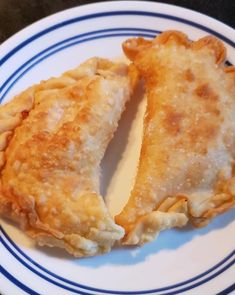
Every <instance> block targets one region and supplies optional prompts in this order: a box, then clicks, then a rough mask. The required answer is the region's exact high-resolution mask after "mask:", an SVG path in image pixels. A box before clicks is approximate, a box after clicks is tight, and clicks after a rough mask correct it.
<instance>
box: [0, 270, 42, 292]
mask: <svg viewBox="0 0 235 295" xmlns="http://www.w3.org/2000/svg"><path fill="white" fill-rule="evenodd" d="M0 273H1V274H3V275H4V277H6V278H7V279H8V280H9V281H11V282H12V283H14V284H15V285H16V286H18V287H19V288H20V289H21V290H23V291H25V292H26V293H28V294H30V295H40V294H39V293H37V292H35V291H33V290H32V289H30V288H29V287H27V286H25V285H24V284H22V283H21V282H20V281H18V280H17V279H16V278H15V277H13V276H12V275H11V274H10V273H9V272H8V271H7V270H5V268H3V267H2V266H1V265H0Z"/></svg>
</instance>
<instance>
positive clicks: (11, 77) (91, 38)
mask: <svg viewBox="0 0 235 295" xmlns="http://www.w3.org/2000/svg"><path fill="white" fill-rule="evenodd" d="M107 31H108V30H107ZM90 33H94V32H90ZM139 36H142V37H146V38H154V37H155V35H150V34H144V33H141V32H140V33H116V34H105V35H98V36H94V37H89V38H85V39H82V40H79V41H74V42H72V43H69V44H67V45H64V46H62V47H59V48H57V49H55V50H53V51H51V52H50V53H48V54H46V55H43V54H45V53H47V52H48V51H50V50H51V49H54V48H56V47H57V46H56V45H57V44H55V45H53V46H50V47H48V48H47V49H45V50H43V51H42V52H40V53H38V54H37V55H35V56H34V57H32V58H31V59H29V60H28V61H27V62H25V63H24V64H23V65H22V66H20V67H19V68H18V69H17V70H16V71H15V72H14V73H13V74H12V75H11V76H10V77H9V78H8V79H7V80H6V82H4V83H3V85H2V87H1V88H0V92H1V90H3V89H4V87H6V86H7V84H9V82H11V80H13V78H14V77H15V75H17V74H18V73H19V72H20V71H21V70H22V69H23V68H24V67H26V66H27V65H28V64H30V63H31V62H32V61H34V60H35V59H37V58H38V57H40V56H41V55H43V57H41V58H40V59H39V60H37V61H36V62H35V63H33V64H32V65H30V66H29V67H28V68H27V69H26V70H25V71H23V72H22V73H21V74H20V75H19V76H18V77H17V78H16V79H15V80H14V81H13V82H12V83H11V84H10V85H9V87H8V88H7V89H6V90H5V92H4V93H3V94H2V96H1V97H0V103H1V102H2V100H3V99H4V97H5V96H6V95H7V93H8V92H9V91H10V89H11V88H12V87H13V85H14V84H15V83H16V82H17V81H18V80H19V79H20V78H22V77H23V76H24V75H25V74H26V73H27V72H28V71H29V70H30V69H32V68H33V67H34V66H35V65H37V64H39V63H40V62H41V61H43V60H45V59H46V58H48V57H50V56H51V55H53V54H55V53H57V52H59V51H62V50H64V49H66V48H69V47H71V46H74V45H77V44H81V43H85V42H88V41H93V40H97V39H102V38H112V37H139ZM78 37H80V36H79V35H78ZM69 41H70V40H69ZM67 42H68V41H67V39H66V40H64V41H61V42H59V43H60V44H59V45H63V44H64V43H67Z"/></svg>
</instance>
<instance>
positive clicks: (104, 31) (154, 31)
mask: <svg viewBox="0 0 235 295" xmlns="http://www.w3.org/2000/svg"><path fill="white" fill-rule="evenodd" d="M122 31H124V32H129V31H131V32H134V33H135V32H136V34H134V35H133V36H142V37H147V38H148V37H149V38H153V37H155V36H156V35H157V34H159V33H161V31H156V30H150V29H141V28H129V27H126V28H113V29H104V30H96V31H91V32H87V33H83V34H79V35H75V36H73V37H70V38H67V39H64V40H62V41H60V42H57V43H55V44H53V45H51V46H49V47H47V48H46V49H44V50H42V51H41V52H39V53H38V54H37V55H35V56H33V57H32V58H30V59H29V60H28V61H27V62H25V63H24V64H22V65H21V66H20V67H19V68H18V69H17V70H16V71H15V72H14V73H13V74H12V75H11V76H10V77H9V78H7V79H6V81H5V82H4V83H3V84H2V86H1V87H0V93H1V92H2V91H3V89H4V88H5V86H6V85H7V84H8V83H9V82H10V80H11V79H12V78H13V77H14V76H15V75H16V74H18V72H19V71H21V70H22V68H24V67H25V66H26V65H28V64H29V63H30V62H32V61H33V60H34V59H35V58H37V57H39V56H41V55H43V54H45V53H46V52H48V51H50V50H52V49H54V48H56V47H59V46H60V45H63V44H65V43H67V42H70V41H74V40H77V39H79V38H83V37H88V36H90V35H96V34H103V33H110V32H122ZM143 33H150V34H151V33H152V35H148V34H143ZM153 34H154V35H153Z"/></svg>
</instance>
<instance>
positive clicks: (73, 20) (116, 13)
mask: <svg viewBox="0 0 235 295" xmlns="http://www.w3.org/2000/svg"><path fill="white" fill-rule="evenodd" d="M120 15H140V16H148V17H155V18H164V19H170V20H173V21H177V22H181V23H184V24H187V25H190V26H192V27H196V28H198V29H201V30H203V31H205V32H207V33H210V34H213V35H215V36H217V37H218V38H220V39H221V40H223V41H225V42H227V43H228V44H230V45H231V46H233V47H235V42H234V41H232V40H230V39H228V38H227V37H225V36H223V35H222V34H220V33H218V32H216V31H214V30H212V29H210V28H208V27H206V26H203V25H201V24H198V23H196V22H193V21H190V20H188V19H184V18H181V17H177V16H173V15H169V14H163V13H156V12H149V11H135V10H119V11H107V12H99V13H92V14H87V15H84V16H80V17H75V18H71V19H69V20H66V21H63V22H60V23H58V24H56V25H53V26H50V27H49V28H47V29H45V30H42V31H40V32H38V33H37V34H35V35H33V36H32V37H30V38H28V39H26V40H25V41H23V42H22V43H20V44H19V45H17V46H16V47H15V48H14V49H12V50H11V51H10V52H9V53H7V54H6V55H5V56H4V57H3V58H2V59H1V60H0V66H1V65H3V64H4V63H5V62H6V61H7V60H8V59H9V58H10V57H11V56H13V55H14V54H15V53H16V52H17V51H19V50H20V49H21V48H23V47H25V46H26V45H28V44H29V43H31V42H33V41H34V40H36V39H38V38H39V37H41V36H43V35H45V34H48V33H49V32H51V31H54V30H57V29H59V28H61V27H64V26H67V25H70V24H73V23H76V22H81V21H84V20H88V19H94V18H100V17H101V18H102V17H109V16H120Z"/></svg>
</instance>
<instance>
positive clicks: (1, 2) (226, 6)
mask: <svg viewBox="0 0 235 295" xmlns="http://www.w3.org/2000/svg"><path fill="white" fill-rule="evenodd" d="M92 2H97V1H79V0H0V43H2V42H3V41H4V40H6V39H7V38H8V37H10V36H12V35H13V34H14V33H16V32H18V31H19V30H21V29H22V28H24V27H26V26H27V25H29V24H31V23H33V22H35V21H37V20H39V19H41V18H43V17H45V16H48V15H50V14H53V13H55V12H58V11H61V10H64V9H66V8H70V7H74V6H78V5H81V4H87V3H92ZM155 2H157V1H155ZM159 2H164V3H169V4H175V5H178V6H183V7H186V8H190V9H193V10H196V11H199V12H202V13H204V14H207V15H210V16H212V17H214V18H216V19H218V20H220V21H222V22H224V23H226V24H228V25H230V26H231V27H233V28H235V0H168V1H164V0H162V1H159Z"/></svg>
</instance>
